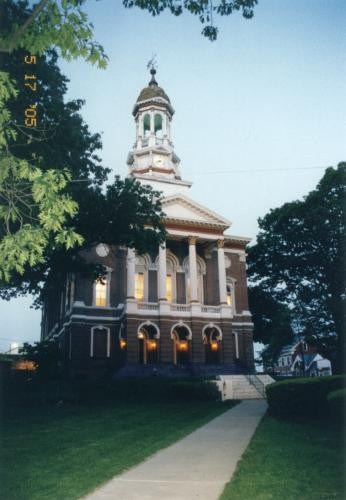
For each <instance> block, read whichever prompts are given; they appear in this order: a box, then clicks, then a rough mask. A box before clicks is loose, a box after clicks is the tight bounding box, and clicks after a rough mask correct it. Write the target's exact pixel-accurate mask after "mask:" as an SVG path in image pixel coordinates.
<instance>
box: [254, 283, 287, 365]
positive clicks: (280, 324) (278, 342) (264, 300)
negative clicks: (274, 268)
mask: <svg viewBox="0 0 346 500" xmlns="http://www.w3.org/2000/svg"><path fill="white" fill-rule="evenodd" d="M249 307H250V311H251V314H252V321H253V323H254V332H253V336H254V341H255V342H261V343H263V344H264V345H265V346H266V347H265V349H264V351H263V353H262V359H263V361H264V362H265V363H268V364H270V365H272V364H273V362H275V361H276V359H277V357H278V355H279V354H280V351H281V349H282V347H283V346H284V345H286V344H289V343H291V342H293V340H294V334H293V329H292V315H291V311H290V309H289V308H288V306H287V305H286V304H282V303H280V302H278V301H277V300H275V298H274V297H273V296H272V294H271V293H268V292H267V291H264V290H263V289H262V287H261V286H253V287H251V286H250V287H249Z"/></svg>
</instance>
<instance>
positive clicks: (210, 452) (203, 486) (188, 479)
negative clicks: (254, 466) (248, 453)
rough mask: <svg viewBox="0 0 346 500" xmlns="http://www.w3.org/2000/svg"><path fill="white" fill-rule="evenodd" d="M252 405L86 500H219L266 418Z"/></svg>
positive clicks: (257, 403)
mask: <svg viewBox="0 0 346 500" xmlns="http://www.w3.org/2000/svg"><path fill="white" fill-rule="evenodd" d="M266 408H267V403H266V401H265V400H247V401H243V402H242V403H240V404H238V405H237V406H235V407H234V408H232V409H231V410H228V411H226V412H225V413H223V414H222V415H220V416H219V417H216V418H215V419H214V420H211V421H210V422H209V423H208V424H206V425H204V426H203V427H200V428H199V429H197V430H196V431H194V432H192V433H191V434H189V435H188V436H186V437H185V438H183V439H182V440H181V441H178V442H177V443H175V444H173V445H171V446H169V447H168V448H165V449H163V450H161V451H158V452H157V453H155V454H154V455H152V456H151V457H149V458H148V459H147V460H145V461H144V462H142V463H140V464H139V465H137V466H135V467H133V468H132V469H130V470H129V471H127V472H124V473H122V474H121V475H119V476H116V477H114V478H113V479H112V480H111V481H109V482H108V483H106V484H105V485H103V486H101V487H100V488H98V489H97V490H95V491H94V493H92V494H91V495H89V496H87V497H85V499H86V500H113V499H114V500H120V499H121V500H137V499H138V500H155V499H160V500H178V499H179V500H192V499H193V498H198V499H199V500H217V499H218V498H219V496H220V495H221V493H222V491H223V488H224V486H225V484H226V483H227V482H228V481H229V480H230V478H231V477H232V475H233V473H234V470H235V467H236V464H237V462H238V460H239V459H240V457H241V456H242V454H243V452H244V451H245V449H246V447H247V445H248V444H249V441H250V439H251V437H252V435H253V433H254V431H255V429H256V427H257V424H258V423H259V421H260V419H261V418H262V416H263V415H264V413H265V411H266Z"/></svg>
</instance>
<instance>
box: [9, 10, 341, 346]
mask: <svg viewBox="0 0 346 500" xmlns="http://www.w3.org/2000/svg"><path fill="white" fill-rule="evenodd" d="M86 6H87V12H88V15H89V19H90V21H91V22H92V23H93V24H94V28H95V39H96V40H97V41H98V42H100V43H101V44H102V45H103V46H104V48H105V51H106V53H107V55H108V57H109V64H108V67H107V69H106V70H99V69H97V68H95V67H92V66H90V65H88V64H87V63H86V62H84V61H73V62H71V63H67V62H64V61H61V62H60V67H61V69H62V72H63V73H64V74H65V75H66V76H67V77H68V78H69V79H70V83H69V90H68V95H67V98H68V99H74V98H82V99H84V100H85V101H86V103H85V106H84V108H83V111H82V114H83V117H84V119H85V121H86V123H87V124H88V125H89V127H90V129H91V130H92V131H93V132H101V133H102V141H103V150H102V152H101V154H100V156H101V157H102V159H103V161H104V164H105V165H106V166H109V167H111V168H112V171H113V172H114V174H118V175H120V176H125V175H126V174H127V166H126V157H127V154H128V152H129V151H130V149H131V148H132V146H133V143H134V139H135V127H134V121H133V117H132V114H131V112H132V108H133V105H134V103H135V101H136V99H137V96H138V94H139V92H140V90H141V89H142V88H143V87H145V86H146V85H147V83H148V81H149V77H150V75H149V74H148V72H147V70H146V64H147V62H148V61H149V59H151V57H152V55H153V54H156V59H157V65H158V67H157V75H156V79H157V81H158V83H159V85H160V86H162V87H163V88H164V90H165V91H166V93H167V94H168V96H169V97H170V100H171V103H172V105H173V107H174V109H175V111H176V113H175V115H174V117H173V124H172V125H173V126H172V134H173V142H174V145H175V151H176V153H177V155H178V156H179V157H180V159H181V173H182V176H183V178H185V179H187V180H190V181H192V182H193V187H192V190H191V194H190V196H191V197H192V198H193V199H195V200H196V201H197V202H199V203H201V204H204V205H206V206H207V207H209V208H210V209H211V210H213V211H215V212H218V213H220V214H221V215H223V216H224V217H226V218H228V219H230V220H231V221H232V226H231V228H230V230H229V231H228V232H229V233H231V234H235V235H242V236H250V237H252V238H253V241H255V238H256V234H257V231H258V225H257V219H258V218H259V217H263V216H264V215H265V214H266V213H267V212H268V211H269V210H270V209H271V208H275V207H278V206H281V205H282V204H283V203H285V202H289V201H292V200H295V199H301V198H302V197H303V196H304V195H306V194H307V193H308V192H309V191H311V190H312V189H314V188H315V186H316V184H317V183H318V181H319V179H320V178H321V177H322V175H323V172H324V168H325V167H327V166H332V165H336V164H337V163H338V162H340V161H342V160H346V151H345V149H346V139H345V138H346V121H345V100H346V70H345V63H346V34H345V19H346V2H345V1H344V0H281V1H278V0H259V4H258V5H257V7H256V8H255V15H254V17H253V19H251V20H246V19H244V18H242V17H241V15H240V14H237V13H235V14H233V15H231V16H229V17H225V18H217V19H216V20H215V24H216V25H217V26H218V27H219V35H218V40H217V41H216V42H213V43H212V42H210V41H209V40H207V39H206V38H204V37H202V36H201V34H200V31H201V26H200V24H199V22H198V20H197V18H195V17H194V16H192V15H190V14H184V15H183V16H181V17H177V18H176V17H174V16H171V15H170V14H163V15H160V16H158V17H155V18H153V17H151V16H150V15H149V14H148V13H146V12H144V11H140V10H138V9H125V8H124V7H123V6H122V5H121V1H120V0H117V1H114V0H101V1H97V2H96V1H94V0H89V1H88V2H87V3H86ZM31 303H32V299H31V298H30V297H27V298H21V299H16V300H11V301H10V302H4V301H0V318H1V322H0V351H6V350H7V349H8V348H9V345H10V342H15V341H18V342H23V341H35V340H39V337H40V312H39V311H35V310H32V309H30V304H31Z"/></svg>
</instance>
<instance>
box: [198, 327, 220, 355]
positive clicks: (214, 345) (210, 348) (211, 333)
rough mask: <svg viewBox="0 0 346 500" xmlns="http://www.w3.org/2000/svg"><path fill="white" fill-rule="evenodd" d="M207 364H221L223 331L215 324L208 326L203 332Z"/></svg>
mask: <svg viewBox="0 0 346 500" xmlns="http://www.w3.org/2000/svg"><path fill="white" fill-rule="evenodd" d="M202 336H203V343H204V349H205V362H206V364H212V365H215V364H218V363H221V340H222V331H221V329H220V328H219V327H218V326H216V325H213V324H210V325H206V326H205V327H204V328H203V330H202Z"/></svg>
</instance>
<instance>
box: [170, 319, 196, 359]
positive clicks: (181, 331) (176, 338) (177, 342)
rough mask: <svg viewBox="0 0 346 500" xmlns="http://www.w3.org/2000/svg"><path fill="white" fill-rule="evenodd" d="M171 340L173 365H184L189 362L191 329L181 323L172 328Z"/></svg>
mask: <svg viewBox="0 0 346 500" xmlns="http://www.w3.org/2000/svg"><path fill="white" fill-rule="evenodd" d="M171 338H172V341H173V363H174V364H175V365H177V364H178V365H186V364H188V363H189V361H190V343H191V339H192V332H191V329H190V328H189V327H188V326H187V325H184V324H183V323H178V324H176V325H174V326H173V327H172V330H171Z"/></svg>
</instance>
